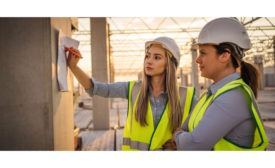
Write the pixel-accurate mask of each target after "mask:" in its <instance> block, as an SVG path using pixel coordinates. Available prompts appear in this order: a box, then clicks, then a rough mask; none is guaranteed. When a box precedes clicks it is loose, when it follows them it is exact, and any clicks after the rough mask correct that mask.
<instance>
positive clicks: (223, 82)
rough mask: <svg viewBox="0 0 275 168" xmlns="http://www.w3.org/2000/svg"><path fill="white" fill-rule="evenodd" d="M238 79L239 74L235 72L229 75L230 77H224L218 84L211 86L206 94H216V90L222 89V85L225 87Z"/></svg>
mask: <svg viewBox="0 0 275 168" xmlns="http://www.w3.org/2000/svg"><path fill="white" fill-rule="evenodd" d="M239 78H240V74H239V73H237V72H235V73H233V74H230V75H228V76H226V77H225V78H223V79H222V80H220V81H219V82H217V83H215V84H212V85H211V86H210V87H209V88H208V92H209V91H211V94H215V93H216V92H217V90H219V89H220V88H222V87H223V86H224V85H226V84H227V83H229V82H231V81H233V80H236V79H239Z"/></svg>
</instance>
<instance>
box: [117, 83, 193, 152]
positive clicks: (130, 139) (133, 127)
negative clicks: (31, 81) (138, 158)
mask: <svg viewBox="0 0 275 168" xmlns="http://www.w3.org/2000/svg"><path fill="white" fill-rule="evenodd" d="M140 86H141V83H140V82H135V81H131V82H129V87H128V88H129V92H128V113H127V120H126V123H125V126H124V134H123V143H122V150H161V148H162V145H163V144H164V143H165V142H166V141H167V140H169V139H171V138H172V133H171V130H170V124H169V106H168V103H166V106H165V108H164V111H163V112H162V116H161V118H160V119H159V121H158V124H157V126H156V128H154V121H153V112H152V110H151V103H150V100H148V109H147V114H146V120H147V123H148V125H147V126H141V125H140V124H139V122H137V120H136V118H135V114H134V113H133V112H135V111H136V106H137V100H138V96H139V95H138V94H139V89H140ZM194 94H195V88H193V87H187V88H184V87H180V98H179V101H180V106H181V110H183V112H184V113H183V118H182V124H183V122H184V121H185V120H186V118H187V116H188V114H189V112H190V110H191V107H192V101H193V97H194Z"/></svg>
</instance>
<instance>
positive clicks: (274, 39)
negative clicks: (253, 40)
mask: <svg viewBox="0 0 275 168" xmlns="http://www.w3.org/2000/svg"><path fill="white" fill-rule="evenodd" d="M273 57H274V58H273V60H274V63H273V66H274V71H273V77H274V78H275V36H273Z"/></svg>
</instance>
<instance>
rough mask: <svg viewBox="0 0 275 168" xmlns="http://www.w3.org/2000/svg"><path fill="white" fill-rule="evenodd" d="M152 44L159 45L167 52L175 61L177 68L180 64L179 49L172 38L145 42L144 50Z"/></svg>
mask: <svg viewBox="0 0 275 168" xmlns="http://www.w3.org/2000/svg"><path fill="white" fill-rule="evenodd" d="M152 44H160V45H161V46H162V47H163V48H165V49H166V50H168V51H169V52H170V53H171V54H172V55H173V57H174V58H175V60H176V61H177V62H176V65H177V66H178V65H179V63H180V49H179V47H178V45H177V43H176V42H175V40H173V39H172V38H169V37H158V38H156V39H154V40H152V41H147V42H146V43H145V49H147V48H148V47H149V46H150V45H152Z"/></svg>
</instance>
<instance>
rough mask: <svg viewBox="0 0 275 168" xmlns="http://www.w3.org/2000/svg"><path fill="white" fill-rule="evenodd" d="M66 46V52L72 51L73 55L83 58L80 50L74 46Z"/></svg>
mask: <svg viewBox="0 0 275 168" xmlns="http://www.w3.org/2000/svg"><path fill="white" fill-rule="evenodd" d="M64 48H65V52H67V51H69V53H71V55H72V56H73V57H75V58H83V57H82V56H81V54H80V52H79V51H78V50H76V49H74V48H72V47H70V48H68V47H64Z"/></svg>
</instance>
